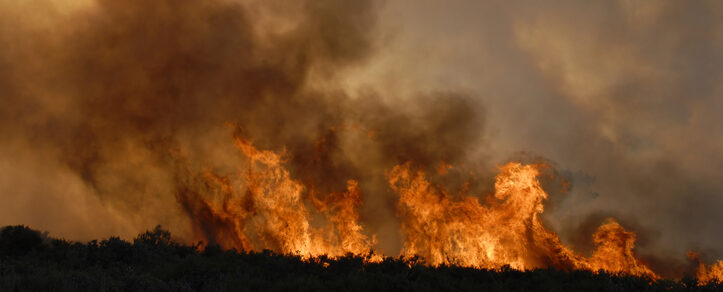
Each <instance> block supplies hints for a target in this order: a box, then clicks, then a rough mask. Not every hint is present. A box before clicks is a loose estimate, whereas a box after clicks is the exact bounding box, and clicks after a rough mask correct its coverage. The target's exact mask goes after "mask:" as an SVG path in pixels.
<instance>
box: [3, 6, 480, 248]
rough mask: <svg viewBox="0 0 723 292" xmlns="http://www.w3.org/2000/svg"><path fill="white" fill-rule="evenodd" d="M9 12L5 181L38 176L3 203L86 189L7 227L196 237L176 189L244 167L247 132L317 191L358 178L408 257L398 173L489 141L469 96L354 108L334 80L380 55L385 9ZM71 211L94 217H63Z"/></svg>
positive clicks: (374, 101)
mask: <svg viewBox="0 0 723 292" xmlns="http://www.w3.org/2000/svg"><path fill="white" fill-rule="evenodd" d="M2 5H3V9H2V10H3V11H4V12H3V13H4V16H3V18H2V19H3V21H4V22H6V23H4V25H3V26H2V27H3V31H2V33H1V34H0V40H1V41H2V44H3V45H2V51H0V60H1V61H2V63H3V65H4V66H3V67H4V70H3V71H2V74H3V75H2V77H1V78H0V86H1V88H0V89H1V92H2V94H3V96H2V101H1V102H2V106H1V109H0V111H2V115H1V117H2V128H1V130H2V133H3V136H4V137H6V141H7V143H4V145H3V148H4V149H3V151H4V153H5V154H4V155H3V157H4V159H7V160H8V163H7V164H6V165H7V167H6V169H3V171H4V172H7V173H8V174H7V175H8V176H9V177H12V176H13V174H11V173H12V172H14V173H16V174H14V175H15V176H18V177H22V178H23V180H29V181H19V182H6V183H4V184H3V187H6V188H8V189H5V190H3V194H2V196H3V201H5V202H14V201H20V200H28V201H42V200H46V199H47V196H53V195H55V193H63V192H65V190H64V189H65V187H75V188H81V189H80V190H77V191H76V192H77V193H78V196H79V198H73V199H71V198H68V199H69V200H66V199H64V198H58V199H57V201H56V202H54V204H53V205H51V206H42V205H39V206H33V207H32V208H30V207H26V208H25V209H24V210H23V211H24V212H28V213H31V214H28V215H26V216H25V217H24V216H17V215H8V216H7V217H5V218H3V220H4V221H14V220H19V218H22V219H26V220H27V218H28V217H35V218H34V219H32V220H31V221H30V222H26V223H31V224H37V225H40V226H42V227H43V228H47V229H50V230H57V231H58V232H62V233H63V234H67V235H68V236H80V237H89V236H97V235H98V233H100V234H110V233H123V232H126V233H127V234H132V233H131V232H135V231H136V230H137V229H138V230H139V228H144V227H147V226H148V225H149V224H150V225H152V224H156V223H161V224H163V225H166V226H170V227H171V228H172V229H173V230H174V231H175V230H178V232H180V234H189V232H190V230H188V227H187V226H189V222H187V221H188V220H189V218H188V217H187V216H186V214H185V213H184V211H182V208H180V206H179V203H178V202H177V200H178V198H177V194H178V193H179V192H182V190H183V189H184V188H185V187H187V186H185V185H183V184H186V183H189V178H188V177H187V176H193V175H194V174H195V173H197V172H201V171H210V172H214V173H217V174H219V175H227V174H229V173H231V172H233V171H235V170H236V168H237V167H238V162H239V157H238V153H237V152H236V150H235V149H234V147H233V139H232V137H231V132H232V131H233V127H230V126H229V125H231V124H233V125H238V126H239V127H240V128H241V129H242V132H243V136H244V137H248V138H249V139H252V140H253V142H254V143H255V144H256V145H258V146H259V147H261V148H264V149H273V150H281V148H282V147H285V149H286V150H287V155H286V156H287V157H288V159H289V161H288V163H289V167H290V169H291V171H292V176H293V177H295V178H297V179H300V180H302V181H303V182H304V183H305V185H308V186H313V189H311V188H310V190H309V191H310V192H312V191H313V192H316V193H317V195H318V194H327V193H329V192H333V191H339V190H344V189H345V188H346V183H347V180H349V179H356V180H359V182H360V185H361V187H362V189H364V191H365V194H366V195H367V197H368V199H365V201H366V204H365V210H367V214H366V215H370V216H371V217H373V218H379V220H378V225H379V226H382V225H383V227H379V228H382V229H384V228H386V229H387V230H381V231H382V232H387V233H388V235H387V237H385V238H392V239H391V240H389V242H385V239H381V240H380V241H382V244H384V245H391V246H392V248H393V247H394V245H395V244H396V245H397V246H398V244H399V243H398V242H397V239H396V238H395V237H396V236H397V235H396V232H397V231H396V229H397V227H398V226H395V225H394V224H387V223H388V222H389V221H393V220H394V217H393V208H392V206H393V204H394V203H393V202H392V201H393V198H391V197H390V196H389V193H388V192H389V191H388V187H387V186H386V182H385V181H384V170H385V169H388V168H391V167H392V166H394V165H395V164H398V163H403V162H406V161H415V162H417V163H420V164H421V165H425V166H429V167H430V168H432V169H433V168H434V167H436V166H437V165H438V164H440V163H448V164H458V163H461V162H462V161H464V160H465V159H466V154H467V152H468V151H469V150H470V149H473V148H474V147H477V143H479V141H480V138H481V133H482V131H481V128H482V123H481V122H482V117H481V111H480V110H479V106H477V105H474V104H473V103H474V102H473V101H472V100H471V99H470V98H469V97H468V96H465V95H463V94H458V93H454V92H439V93H429V94H424V95H423V96H420V97H419V98H418V100H416V101H415V102H414V103H412V104H409V103H407V102H401V101H399V100H395V99H390V98H389V97H386V96H382V95H380V94H378V93H375V92H366V93H364V94H363V96H361V97H358V98H350V97H349V96H348V95H347V94H346V93H345V92H344V91H343V90H342V89H341V88H339V87H338V85H335V81H334V80H335V79H336V78H337V76H336V75H337V74H339V73H342V72H344V70H345V68H347V67H349V66H352V65H357V64H360V63H363V62H365V60H367V58H368V57H369V56H370V54H371V53H372V52H373V48H374V46H375V43H374V39H373V34H374V31H375V23H376V15H377V9H378V4H377V3H374V2H370V1H355V2H354V3H353V4H352V3H341V2H337V1H301V2H298V3H295V4H294V5H293V7H286V5H285V4H283V3H280V2H274V1H271V2H270V3H261V2H258V3H256V2H247V3H237V2H235V1H183V2H177V1H151V2H149V1H122V2H118V1H95V2H91V3H87V4H86V5H81V4H79V5H80V6H81V8H78V9H72V10H70V11H62V9H61V7H59V5H58V4H57V3H52V2H47V1H25V2H22V3H19V2H13V1H6V2H2ZM38 19H43V21H42V22H41V21H39V20H38ZM18 153H22V154H23V155H17V154H18ZM11 165H12V166H11ZM179 165H180V166H179ZM38 168H49V169H51V170H45V171H46V172H50V173H51V174H45V173H43V172H38V170H37V169H38ZM55 173H60V174H55ZM47 176H50V177H47ZM179 176H180V178H179ZM29 177H32V179H27V178H29ZM37 185H62V186H65V187H61V188H60V189H59V190H55V189H50V190H48V189H46V188H47V187H42V188H41V187H37ZM20 198H22V199H20ZM78 200H79V201H91V203H85V204H93V205H92V206H84V205H83V203H81V202H78ZM181 203H183V202H181ZM55 204H57V205H55ZM3 205H4V206H5V207H6V208H7V209H15V208H17V206H13V204H12V203H6V204H3ZM56 208H61V209H66V210H64V211H54V210H55V209H56ZM90 209H98V210H111V211H112V214H108V215H106V214H103V215H98V214H95V213H96V212H100V211H94V210H90ZM111 211H108V212H111ZM89 212H90V213H89ZM5 214H12V213H7V212H5ZM66 216H75V217H81V218H84V220H86V222H84V223H83V224H73V225H74V226H72V227H71V226H66V227H62V226H55V225H53V223H51V222H53V221H55V220H65V217H66ZM97 217H102V218H103V219H100V220H101V222H102V221H104V220H108V222H103V223H98V222H97V221H95V220H98V219H97ZM369 221H371V224H372V226H373V227H374V224H375V223H374V222H375V220H369ZM4 223H10V222H4ZM17 223H21V222H17Z"/></svg>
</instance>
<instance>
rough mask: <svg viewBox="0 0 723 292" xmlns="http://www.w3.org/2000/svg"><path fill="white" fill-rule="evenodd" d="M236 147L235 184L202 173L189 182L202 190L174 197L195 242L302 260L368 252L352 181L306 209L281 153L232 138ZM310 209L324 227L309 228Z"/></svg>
mask: <svg viewBox="0 0 723 292" xmlns="http://www.w3.org/2000/svg"><path fill="white" fill-rule="evenodd" d="M236 147H237V148H238V149H239V150H240V151H241V153H242V154H243V155H244V157H245V158H247V159H248V168H246V169H245V170H244V171H243V173H241V174H239V178H240V179H239V181H240V183H238V184H237V185H234V184H233V183H232V180H231V179H230V178H229V177H221V176H217V175H214V174H211V173H204V174H203V175H202V176H201V177H200V178H199V179H198V180H200V181H196V183H195V184H194V185H196V186H201V188H202V190H200V191H197V190H194V189H193V188H188V189H184V190H182V191H181V192H180V193H179V200H180V201H181V203H182V204H183V205H184V206H185V208H186V210H187V211H188V212H189V213H190V214H191V217H192V218H193V219H194V228H195V230H196V233H197V234H198V236H199V237H200V238H201V239H205V240H208V241H212V242H215V243H217V244H219V245H220V246H221V247H223V248H227V249H228V248H235V249H238V250H247V251H249V250H262V249H270V250H273V251H276V252H281V253H284V254H296V255H301V256H304V257H314V256H320V255H329V256H341V255H344V254H347V253H352V254H357V255H366V254H369V253H370V251H371V246H372V245H373V243H374V240H373V238H369V237H368V236H366V235H364V234H363V233H362V231H363V228H362V227H361V225H360V224H359V223H358V219H359V215H358V213H357V207H358V206H359V205H360V204H361V191H360V189H359V187H358V185H357V182H356V181H353V180H349V181H348V183H347V184H348V186H347V189H346V190H345V191H343V192H339V193H335V194H330V195H329V196H328V198H327V199H325V200H322V199H314V200H313V202H312V203H313V206H314V207H315V208H314V209H315V210H312V208H310V207H309V206H308V204H307V202H306V201H305V200H304V196H303V194H304V186H302V185H301V184H300V183H299V182H297V181H295V180H293V179H291V177H290V176H289V172H288V171H287V170H286V169H285V168H283V166H282V164H283V162H284V161H283V152H282V153H281V154H277V153H274V152H272V151H268V150H258V149H257V148H255V147H254V146H253V145H252V144H251V143H250V142H249V141H246V140H244V139H242V138H238V137H237V138H236ZM206 194H214V195H215V196H208V195H206ZM313 211H315V212H316V213H317V214H321V215H323V216H324V217H325V219H326V222H325V223H326V224H325V225H324V226H321V227H318V228H315V227H313V226H312V224H311V223H312V220H311V218H312V217H313V215H314V214H313V213H312V212H313Z"/></svg>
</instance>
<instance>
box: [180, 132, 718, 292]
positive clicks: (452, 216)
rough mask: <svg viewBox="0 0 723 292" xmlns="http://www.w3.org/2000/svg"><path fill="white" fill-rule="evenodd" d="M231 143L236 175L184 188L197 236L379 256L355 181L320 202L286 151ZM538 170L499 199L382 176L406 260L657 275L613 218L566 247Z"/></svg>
mask: <svg viewBox="0 0 723 292" xmlns="http://www.w3.org/2000/svg"><path fill="white" fill-rule="evenodd" d="M235 144H236V147H237V149H238V150H239V152H240V153H241V154H242V156H243V158H244V161H243V162H244V163H242V165H244V167H242V168H241V170H240V171H239V172H238V173H237V174H235V175H229V176H220V175H217V174H214V173H212V172H210V171H205V172H202V173H201V174H199V175H196V176H194V178H193V179H192V180H191V181H189V182H187V183H186V187H184V188H183V189H181V190H180V191H179V195H178V199H179V201H180V202H181V203H182V205H183V206H184V208H185V210H186V211H187V212H188V213H189V215H190V217H191V218H192V223H193V227H194V230H195V233H196V235H197V237H198V239H200V240H204V241H207V242H212V243H216V244H218V245H220V246H221V247H223V248H226V249H231V248H234V249H237V250H246V251H251V250H263V249H270V250H273V251H276V252H280V253H285V254H295V255H300V256H302V257H304V258H307V259H311V258H314V257H318V256H321V255H326V256H330V257H338V256H343V255H346V254H354V255H360V256H367V260H370V261H378V260H381V259H382V257H381V255H379V254H374V253H373V252H372V250H373V247H374V245H375V244H376V237H375V236H374V235H367V234H366V231H365V228H364V227H363V226H362V224H361V222H360V215H359V212H358V209H359V207H360V206H361V205H362V203H363V200H362V199H363V196H362V194H363V193H362V190H361V188H360V187H359V183H358V182H357V181H355V180H353V179H352V178H350V179H349V180H348V181H347V187H346V189H345V190H339V191H338V192H333V193H330V194H326V195H322V196H319V195H318V194H316V193H315V192H313V191H311V190H313V187H312V186H308V185H304V184H303V183H301V182H300V181H298V180H295V179H294V178H292V177H291V174H290V173H289V171H288V170H287V169H286V168H285V167H284V164H285V158H284V157H285V151H281V152H279V153H276V152H273V151H269V150H259V149H258V148H256V147H255V146H254V145H253V144H252V143H251V142H249V141H248V140H246V139H244V138H242V137H238V136H237V137H235ZM442 165H443V167H442V168H443V169H445V170H446V169H449V168H451V167H452V166H451V165H448V164H442ZM541 167H543V165H524V164H521V163H518V162H510V163H507V164H505V165H502V166H500V167H499V174H498V175H497V176H496V180H495V189H494V193H493V194H491V195H490V196H487V197H482V198H480V197H476V196H470V195H467V194H466V193H461V194H450V193H449V192H448V191H447V190H445V189H444V188H442V187H439V186H436V185H434V184H433V183H431V182H430V180H429V179H428V178H427V175H426V173H425V172H424V171H421V170H415V169H414V168H413V167H412V164H411V163H405V164H401V165H397V166H395V167H393V168H391V169H390V170H388V171H387V172H386V178H387V180H388V183H389V187H390V189H391V190H392V191H393V192H394V193H395V194H396V195H397V196H398V201H397V207H396V208H397V212H398V217H399V218H400V220H401V234H402V237H403V240H404V242H403V249H402V251H401V255H402V256H405V257H414V256H418V257H420V259H421V260H422V261H423V262H424V263H426V264H428V265H432V266H437V265H443V264H444V265H458V266H465V267H475V268H487V269H499V268H502V267H506V266H508V267H511V268H514V269H518V270H530V269H535V268H548V267H554V268H558V269H564V270H590V271H594V272H597V271H600V270H603V271H606V272H610V273H615V274H624V275H635V276H643V277H647V278H650V279H653V280H654V279H659V278H660V277H659V276H658V275H657V274H656V273H654V272H653V271H652V270H651V269H650V268H649V267H648V266H647V265H645V263H643V262H642V261H641V260H640V259H639V258H637V257H636V255H635V254H634V252H633V250H634V247H635V240H636V235H635V233H633V232H630V231H627V230H625V229H624V228H623V227H622V226H621V225H620V224H619V223H617V222H616V221H615V220H613V219H608V220H607V221H606V222H605V223H604V224H603V225H601V226H600V227H599V228H598V230H597V231H596V232H595V234H594V235H593V242H594V244H595V249H594V251H593V253H592V255H591V256H590V257H585V256H583V255H581V254H578V253H576V252H575V251H573V250H571V249H570V248H568V247H567V246H565V245H564V244H563V243H562V241H561V240H560V238H559V237H558V235H557V234H556V233H555V232H553V231H551V230H548V229H547V228H546V227H545V226H544V225H543V222H542V220H541V217H540V216H541V214H542V213H543V211H544V205H543V203H544V202H545V200H547V198H548V195H547V193H546V192H545V191H544V190H543V189H542V186H541V184H540V181H539V179H538V177H539V175H540V169H541ZM438 174H439V175H444V174H445V172H444V171H442V172H439V171H438ZM722 273H723V261H718V262H717V263H716V264H713V265H711V266H710V267H708V266H705V265H704V264H702V263H701V264H700V267H699V269H698V277H699V279H700V281H701V283H706V282H710V281H715V280H718V281H720V280H721V278H722V277H723V276H722Z"/></svg>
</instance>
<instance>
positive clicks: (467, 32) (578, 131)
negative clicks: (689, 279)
mask: <svg viewBox="0 0 723 292" xmlns="http://www.w3.org/2000/svg"><path fill="white" fill-rule="evenodd" d="M412 11H413V12H412ZM722 13H723V7H721V5H720V3H718V2H715V1H700V2H695V3H689V2H675V1H656V2H643V1H586V2H576V1H547V2H534V1H485V2H484V3H480V2H476V1H447V2H445V3H444V4H440V3H437V2H435V1H415V2H414V5H411V4H409V3H408V2H405V1H397V2H393V3H391V4H390V5H389V7H388V8H387V9H386V10H385V11H384V12H383V15H384V16H383V17H382V22H383V23H384V24H383V26H385V27H389V28H390V30H391V31H393V32H394V34H395V36H396V38H395V39H394V41H391V42H390V44H388V45H387V48H389V50H388V51H384V52H381V53H380V55H379V56H378V57H377V58H378V59H379V60H381V61H379V62H378V63H376V65H375V66H370V67H369V68H367V69H365V70H364V71H363V72H364V74H359V76H361V77H355V78H354V79H353V80H352V81H350V82H352V83H353V84H385V85H386V86H388V87H389V88H395V90H398V92H399V94H401V95H403V94H405V93H411V92H415V91H419V90H422V91H423V90H427V89H429V88H438V87H445V86H447V87H453V88H459V89H463V90H467V91H469V92H474V93H475V96H476V100H478V101H480V103H481V104H483V105H484V106H485V108H486V112H487V115H486V118H487V120H486V125H487V127H486V131H487V133H488V136H487V138H486V142H487V146H488V148H487V150H488V151H489V152H488V153H489V155H490V157H492V159H493V161H496V162H500V161H505V160H506V159H509V157H517V156H518V153H520V152H524V153H527V154H528V155H531V156H540V157H544V158H545V159H548V160H549V161H551V162H553V163H554V165H555V167H556V168H557V171H559V172H560V173H562V174H564V175H565V176H566V177H567V178H568V179H569V180H570V182H571V189H570V191H569V192H568V193H567V194H566V195H565V197H564V198H563V199H560V200H557V199H556V202H555V206H554V208H548V209H547V210H546V211H547V212H546V213H545V218H546V221H547V223H548V225H549V226H552V229H553V230H555V231H557V232H559V233H560V234H561V237H562V239H563V241H565V242H567V243H574V242H575V237H576V236H578V235H577V234H576V233H577V230H579V229H578V226H581V225H585V224H586V222H588V221H589V220H588V217H589V216H594V217H599V216H601V214H604V216H612V217H621V218H627V219H626V221H628V222H632V223H631V224H627V226H626V227H627V228H631V229H646V230H647V231H643V230H638V231H639V232H643V233H646V234H648V235H649V236H647V237H650V238H646V240H645V241H644V243H639V245H638V247H639V250H640V251H641V252H655V253H659V254H660V253H664V254H669V255H674V256H675V257H678V258H680V259H684V253H685V250H688V249H709V250H716V249H717V251H712V254H714V255H715V256H717V257H720V252H721V251H720V248H719V247H720V245H721V242H723V227H722V226H721V224H720V222H723V217H721V216H723V215H722V214H723V213H721V212H720V211H719V210H720V206H723V193H721V190H723V176H721V169H722V167H723V151H721V149H723V148H721V146H723V144H722V143H723V116H722V115H720V112H721V111H722V110H723V96H722V95H723V91H722V90H723V87H721V85H720V84H721V80H723V66H721V65H722V64H721V60H723V58H722V57H723V56H722V55H723V50H722V49H723V48H722V46H723V39H721V30H722V29H723V22H722V21H721V14H722ZM404 73H407V74H404ZM400 76H401V77H400ZM394 77H396V78H394ZM548 191H549V190H548ZM623 223H625V222H623ZM633 225H634V226H633ZM583 236H584V235H583ZM580 247H581V248H582V246H580Z"/></svg>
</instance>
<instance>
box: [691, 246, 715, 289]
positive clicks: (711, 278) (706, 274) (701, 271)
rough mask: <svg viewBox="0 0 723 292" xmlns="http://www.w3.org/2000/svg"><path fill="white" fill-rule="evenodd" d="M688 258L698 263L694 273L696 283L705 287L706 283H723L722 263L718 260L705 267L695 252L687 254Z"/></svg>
mask: <svg viewBox="0 0 723 292" xmlns="http://www.w3.org/2000/svg"><path fill="white" fill-rule="evenodd" d="M688 258H689V259H691V260H692V261H695V262H697V263H698V269H697V271H696V273H695V274H696V277H697V278H698V283H700V284H701V285H705V284H708V283H716V282H717V283H723V261H722V260H718V261H717V262H715V263H713V264H710V265H706V264H705V263H703V261H702V260H701V259H700V255H699V254H698V253H695V252H688Z"/></svg>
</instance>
